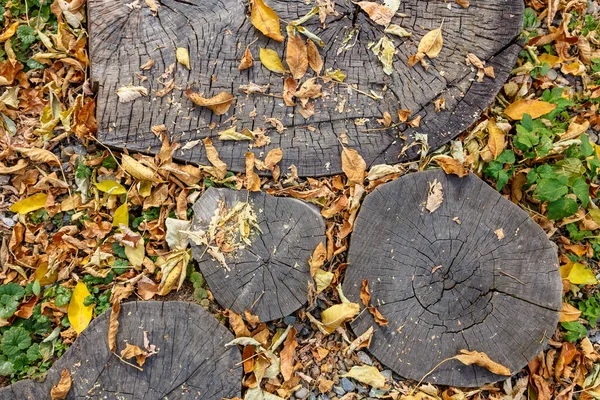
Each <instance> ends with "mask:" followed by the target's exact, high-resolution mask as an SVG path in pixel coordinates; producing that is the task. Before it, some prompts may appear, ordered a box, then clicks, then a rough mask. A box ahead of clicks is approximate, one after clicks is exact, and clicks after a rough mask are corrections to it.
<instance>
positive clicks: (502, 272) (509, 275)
mask: <svg viewBox="0 0 600 400" xmlns="http://www.w3.org/2000/svg"><path fill="white" fill-rule="evenodd" d="M500 273H501V274H502V275H506V276H508V277H509V278H512V279H514V280H515V281H517V282H519V283H520V284H521V285H527V283H525V282H523V281H522V280H520V279H519V278H517V277H516V276H512V275H511V274H509V273H508V272H504V271H500Z"/></svg>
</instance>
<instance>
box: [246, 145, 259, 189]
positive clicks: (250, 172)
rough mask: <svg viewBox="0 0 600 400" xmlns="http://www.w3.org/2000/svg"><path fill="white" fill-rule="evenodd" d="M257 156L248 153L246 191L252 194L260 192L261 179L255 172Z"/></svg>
mask: <svg viewBox="0 0 600 400" xmlns="http://www.w3.org/2000/svg"><path fill="white" fill-rule="evenodd" d="M254 163H255V156H254V153H252V152H250V151H249V152H247V153H246V182H245V183H246V189H248V190H249V191H251V192H260V177H259V176H258V174H257V173H256V172H254Z"/></svg>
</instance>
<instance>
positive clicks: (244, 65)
mask: <svg viewBox="0 0 600 400" xmlns="http://www.w3.org/2000/svg"><path fill="white" fill-rule="evenodd" d="M253 63H254V59H253V58H252V52H251V51H250V47H246V50H245V51H244V55H243V56H242V59H241V61H240V65H238V70H240V71H243V70H245V69H248V68H250V67H251V66H252V64H253Z"/></svg>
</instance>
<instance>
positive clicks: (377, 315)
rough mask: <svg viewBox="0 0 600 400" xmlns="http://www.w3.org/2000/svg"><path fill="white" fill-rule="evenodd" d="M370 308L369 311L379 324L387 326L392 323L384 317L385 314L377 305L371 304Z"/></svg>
mask: <svg viewBox="0 0 600 400" xmlns="http://www.w3.org/2000/svg"><path fill="white" fill-rule="evenodd" d="M368 309H369V312H370V313H371V315H372V316H373V319H374V320H375V322H376V323H377V325H379V326H386V325H387V324H389V323H390V321H388V319H387V318H386V317H384V316H383V314H381V312H380V311H379V309H378V308H377V307H374V306H370V307H368Z"/></svg>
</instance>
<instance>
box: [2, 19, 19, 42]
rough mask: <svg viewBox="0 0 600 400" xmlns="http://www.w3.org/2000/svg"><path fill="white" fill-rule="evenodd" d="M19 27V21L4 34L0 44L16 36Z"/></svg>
mask: <svg viewBox="0 0 600 400" xmlns="http://www.w3.org/2000/svg"><path fill="white" fill-rule="evenodd" d="M18 27H19V21H15V22H13V23H12V24H10V25H9V26H8V28H6V30H5V31H4V32H2V34H1V35H0V43H2V42H6V41H7V40H8V39H10V38H11V37H13V36H14V34H15V33H16V32H17V28H18Z"/></svg>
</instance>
